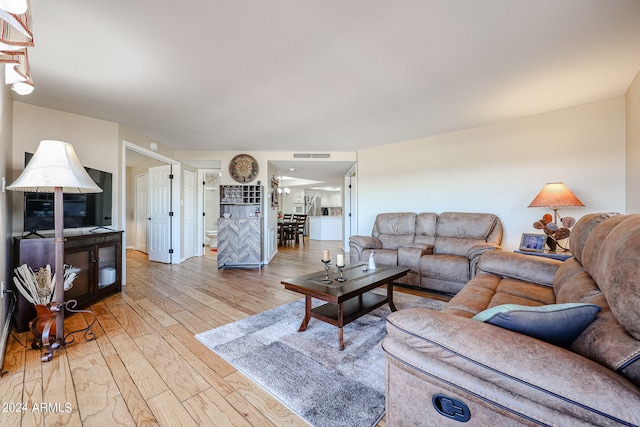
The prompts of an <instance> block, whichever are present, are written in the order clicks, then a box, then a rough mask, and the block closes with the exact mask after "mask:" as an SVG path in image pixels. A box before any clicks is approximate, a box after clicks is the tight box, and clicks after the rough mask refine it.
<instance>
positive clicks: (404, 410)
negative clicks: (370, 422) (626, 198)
mask: <svg viewBox="0 0 640 427" xmlns="http://www.w3.org/2000/svg"><path fill="white" fill-rule="evenodd" d="M570 244H571V249H572V253H573V255H574V258H570V259H569V260H567V261H566V262H564V263H562V262H561V261H555V260H550V259H546V258H542V257H534V256H527V255H521V254H516V253H510V252H506V251H490V252H487V253H485V254H483V255H482V256H481V257H480V260H479V262H478V274H477V275H476V276H475V277H474V278H473V279H471V280H470V281H469V283H468V284H467V285H465V287H464V288H463V289H462V291H460V292H459V293H458V294H457V295H455V296H454V297H453V298H452V299H451V300H450V302H449V303H448V304H447V306H446V308H444V309H443V310H442V311H439V312H438V311H433V310H426V309H406V310H400V311H397V312H395V313H392V314H391V315H389V317H388V319H387V330H388V336H387V337H386V338H385V339H384V341H383V348H384V351H385V352H386V354H387V363H386V387H387V391H386V397H387V399H386V405H387V415H386V419H387V424H388V425H389V426H390V427H395V426H415V425H429V426H432V425H433V426H436V425H437V426H460V425H469V426H492V427H499V426H514V425H552V426H613V425H615V426H638V425H640V262H639V261H640V214H633V215H616V214H592V215H587V216H585V217H583V218H581V219H580V221H578V223H577V224H576V225H575V227H574V229H573V232H572V235H571V239H570ZM565 303H588V304H589V305H587V306H586V307H587V308H589V307H593V306H596V307H595V308H596V309H597V310H600V311H599V312H598V313H597V315H595V314H594V315H595V320H593V321H592V319H588V321H587V322H586V325H588V326H586V329H584V330H582V329H579V330H577V331H576V332H577V334H578V335H577V338H575V339H574V338H573V337H571V338H568V340H567V342H566V343H565V344H564V346H561V345H555V344H551V343H549V342H547V341H546V340H542V339H539V338H533V336H537V335H536V334H537V333H543V334H544V333H547V332H548V331H547V329H552V330H554V329H557V331H558V332H559V333H564V331H566V330H569V329H571V327H572V324H573V322H574V320H575V319H573V318H571V316H569V317H566V318H565V317H563V318H562V319H563V320H557V321H554V318H553V317H545V318H538V319H539V322H533V321H529V322H528V323H526V324H524V326H526V327H530V328H532V329H533V330H534V331H527V334H526V335H525V334H524V333H520V332H514V331H513V330H511V329H506V328H504V327H500V326H495V325H494V324H490V323H486V322H483V321H479V320H474V319H473V317H474V316H476V315H477V314H478V313H480V315H479V316H483V314H485V313H487V312H486V311H483V310H485V309H487V308H493V309H492V311H493V310H497V309H496V308H495V307H496V306H500V305H502V304H519V305H525V306H543V305H545V307H543V309H547V308H552V307H557V306H553V305H551V306H549V305H547V304H565ZM564 306H565V305H563V307H564ZM499 308H504V307H499ZM579 309H580V310H581V309H582V307H580V308H579ZM527 310H529V309H527ZM518 311H519V312H520V314H522V313H523V312H522V310H521V309H517V310H515V311H512V312H511V313H510V314H509V316H511V315H514V313H515V314H517V313H518ZM572 312H575V308H572V309H568V310H564V309H563V310H562V311H556V312H555V313H554V314H553V316H555V315H557V314H558V313H563V314H566V313H572ZM596 312H597V311H596ZM548 315H549V313H544V314H542V316H548ZM479 316H477V317H479ZM550 320H551V321H552V323H550V324H549V326H548V328H547V327H542V328H539V329H540V330H535V329H536V328H538V327H540V326H542V325H544V324H545V323H548V322H549V321H550ZM510 326H513V325H510ZM583 327H585V325H582V326H581V328H583ZM580 331H582V332H580ZM465 418H468V420H467V422H466V424H461V423H460V421H464V419H465Z"/></svg>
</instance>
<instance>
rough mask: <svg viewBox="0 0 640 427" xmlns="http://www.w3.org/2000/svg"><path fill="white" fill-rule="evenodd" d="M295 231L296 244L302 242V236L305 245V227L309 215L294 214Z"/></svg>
mask: <svg viewBox="0 0 640 427" xmlns="http://www.w3.org/2000/svg"><path fill="white" fill-rule="evenodd" d="M292 221H293V223H294V226H293V227H292V228H293V233H294V237H295V244H296V245H297V244H298V243H299V242H300V236H302V245H304V244H305V243H304V229H305V226H306V225H307V215H302V214H298V215H294V216H293V220H292Z"/></svg>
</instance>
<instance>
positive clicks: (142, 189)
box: [135, 173, 149, 254]
mask: <svg viewBox="0 0 640 427" xmlns="http://www.w3.org/2000/svg"><path fill="white" fill-rule="evenodd" d="M148 186H149V174H146V173H145V174H142V175H138V176H137V177H136V192H135V199H136V216H135V224H136V245H135V248H136V250H138V251H140V252H144V253H145V254H146V253H147V225H148V224H147V221H148V220H147V218H148V216H149V215H148V213H147V204H148V203H149V194H148V193H149V191H148Z"/></svg>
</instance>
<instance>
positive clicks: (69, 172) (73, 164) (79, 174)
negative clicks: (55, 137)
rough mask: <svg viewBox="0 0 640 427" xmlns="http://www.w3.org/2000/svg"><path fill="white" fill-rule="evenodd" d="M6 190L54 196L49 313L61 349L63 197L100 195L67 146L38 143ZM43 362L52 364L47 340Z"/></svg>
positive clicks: (62, 320) (46, 340) (62, 343)
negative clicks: (52, 284) (52, 315)
mask: <svg viewBox="0 0 640 427" xmlns="http://www.w3.org/2000/svg"><path fill="white" fill-rule="evenodd" d="M7 189H8V190H15V191H32V192H38V193H53V195H54V196H53V203H54V229H55V238H54V244H55V269H54V272H55V273H56V283H55V304H51V305H50V306H49V310H50V311H52V312H55V315H56V340H55V342H54V343H53V344H51V348H52V349H55V348H59V347H60V346H62V345H64V344H65V343H64V241H65V239H64V209H63V193H99V192H101V191H102V189H100V187H98V186H97V185H96V183H95V182H93V180H92V179H91V177H90V176H89V174H87V172H86V170H85V169H84V167H83V166H82V164H81V163H80V160H78V156H76V153H75V151H74V150H73V146H72V145H71V144H69V143H68V142H63V141H52V140H45V141H41V142H40V145H39V146H38V150H37V151H36V153H35V154H34V155H33V157H32V158H31V161H29V164H28V165H27V166H26V167H25V169H24V170H23V171H22V173H21V174H20V176H19V177H18V179H16V180H15V181H14V182H13V184H11V185H9V186H8V187H7ZM45 338H47V339H43V344H44V345H45V347H46V348H47V352H46V353H45V356H43V358H42V360H51V355H52V354H51V351H50V350H49V348H48V346H49V339H48V337H45Z"/></svg>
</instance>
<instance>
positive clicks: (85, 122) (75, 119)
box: [12, 102, 121, 234]
mask: <svg viewBox="0 0 640 427" xmlns="http://www.w3.org/2000/svg"><path fill="white" fill-rule="evenodd" d="M43 139H54V140H60V141H66V142H69V143H70V144H72V145H73V148H74V150H75V152H76V154H77V155H78V158H79V159H80V162H82V164H83V165H84V166H87V167H90V168H94V169H99V170H102V171H106V172H110V173H112V174H113V183H114V185H113V212H112V218H113V228H116V229H118V228H120V227H121V225H120V216H119V210H118V206H119V203H118V200H119V197H120V196H119V188H120V187H119V186H118V185H117V184H116V183H118V182H119V180H120V173H119V168H118V158H119V142H118V124H117V123H113V122H108V121H104V120H98V119H93V118H90V117H85V116H80V115H77V114H70V113H65V112H62V111H56V110H51V109H49V108H42V107H37V106H34V105H30V104H24V103H21V102H14V103H13V142H14V144H13V162H12V165H13V177H12V178H13V179H15V178H17V177H18V175H19V174H20V172H21V171H22V170H23V169H24V153H25V152H31V153H34V152H35V150H36V149H37V148H38V145H39V144H40V141H42V140H43ZM13 202H14V209H13V221H12V230H13V233H14V234H20V233H22V229H23V217H22V209H23V199H22V196H21V195H14V196H13Z"/></svg>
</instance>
